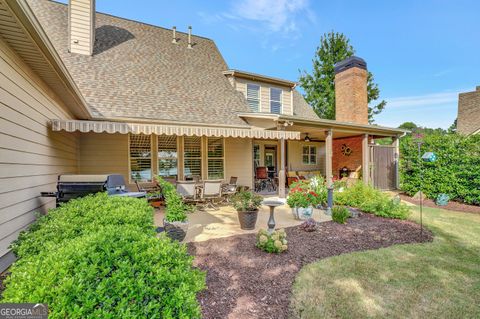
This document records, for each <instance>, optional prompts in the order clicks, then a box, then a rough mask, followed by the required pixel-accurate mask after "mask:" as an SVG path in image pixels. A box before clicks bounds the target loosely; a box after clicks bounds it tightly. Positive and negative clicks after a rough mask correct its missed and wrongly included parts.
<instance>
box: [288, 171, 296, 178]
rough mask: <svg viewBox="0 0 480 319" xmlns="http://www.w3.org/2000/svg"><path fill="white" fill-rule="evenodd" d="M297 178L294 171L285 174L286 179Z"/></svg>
mask: <svg viewBox="0 0 480 319" xmlns="http://www.w3.org/2000/svg"><path fill="white" fill-rule="evenodd" d="M296 176H297V172H295V171H288V172H287V177H296Z"/></svg>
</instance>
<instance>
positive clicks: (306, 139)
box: [304, 133, 311, 142]
mask: <svg viewBox="0 0 480 319" xmlns="http://www.w3.org/2000/svg"><path fill="white" fill-rule="evenodd" d="M304 140H305V142H310V141H311V140H310V137H308V133H306V135H305V139H304Z"/></svg>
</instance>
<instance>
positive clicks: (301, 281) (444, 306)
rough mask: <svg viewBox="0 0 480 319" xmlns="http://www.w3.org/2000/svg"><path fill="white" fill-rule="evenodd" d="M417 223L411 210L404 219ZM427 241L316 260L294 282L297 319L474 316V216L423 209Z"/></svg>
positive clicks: (477, 259)
mask: <svg viewBox="0 0 480 319" xmlns="http://www.w3.org/2000/svg"><path fill="white" fill-rule="evenodd" d="M411 218H412V219H414V220H415V221H418V220H419V209H418V206H415V207H414V208H413V215H412V216H411ZM423 221H424V224H425V225H427V227H428V228H429V229H430V230H432V231H433V233H434V235H435V239H434V241H433V242H432V243H424V244H407V245H398V246H393V247H389V248H383V249H379V250H373V251H365V252H356V253H351V254H345V255H340V256H335V257H331V258H327V259H323V260H321V261H318V262H316V263H313V264H310V265H308V266H306V267H304V268H303V269H302V270H301V271H300V272H299V274H298V275H297V278H296V280H295V284H294V287H293V296H292V300H291V307H292V309H293V313H294V316H295V317H299V318H365V317H370V318H405V317H408V318H479V317H480V307H479V303H480V214H469V213H459V212H453V211H447V210H442V209H437V208H424V214H423Z"/></svg>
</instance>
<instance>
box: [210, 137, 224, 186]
mask: <svg viewBox="0 0 480 319" xmlns="http://www.w3.org/2000/svg"><path fill="white" fill-rule="evenodd" d="M207 167H208V179H223V178H224V177H225V173H224V146H223V138H222V137H209V138H208V139H207Z"/></svg>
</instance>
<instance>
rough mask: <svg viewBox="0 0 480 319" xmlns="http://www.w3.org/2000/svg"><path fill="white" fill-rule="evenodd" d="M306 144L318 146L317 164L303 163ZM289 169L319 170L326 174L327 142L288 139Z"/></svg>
mask: <svg viewBox="0 0 480 319" xmlns="http://www.w3.org/2000/svg"><path fill="white" fill-rule="evenodd" d="M304 145H314V146H316V147H317V164H316V165H310V164H303V160H302V152H303V146H304ZM287 149H288V161H287V162H288V170H289V171H316V170H319V171H320V172H321V173H322V175H323V176H325V143H323V142H309V143H307V142H300V141H288V146H287Z"/></svg>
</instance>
